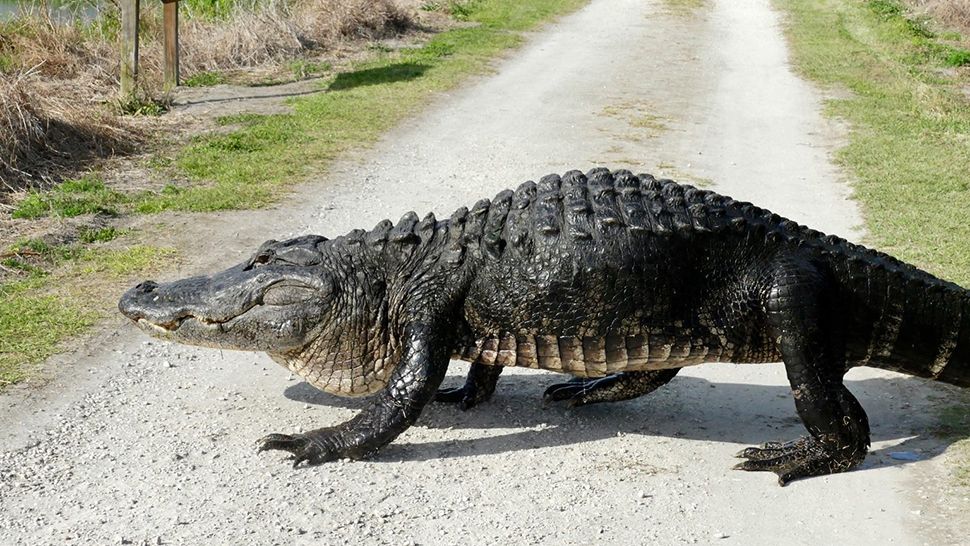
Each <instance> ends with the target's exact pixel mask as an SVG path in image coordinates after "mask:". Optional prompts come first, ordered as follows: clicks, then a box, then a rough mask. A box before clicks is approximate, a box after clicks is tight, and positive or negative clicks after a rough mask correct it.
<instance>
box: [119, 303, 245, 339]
mask: <svg viewBox="0 0 970 546" xmlns="http://www.w3.org/2000/svg"><path fill="white" fill-rule="evenodd" d="M247 311H248V309H247ZM244 313H245V311H244ZM237 317H238V315H237ZM237 317H232V318H229V319H226V320H213V319H207V318H204V317H197V316H195V315H188V316H184V317H180V318H177V319H175V320H172V321H168V322H152V321H150V320H148V319H146V318H144V317H140V318H139V319H138V320H136V321H135V322H136V323H137V324H138V325H139V326H141V327H143V328H149V329H151V330H154V331H156V332H159V333H162V334H171V333H174V332H177V331H178V330H179V328H181V327H182V325H183V324H184V323H185V322H186V321H189V320H191V321H195V322H197V323H199V324H201V325H202V326H204V327H206V328H210V329H212V330H213V331H219V332H221V331H223V330H224V329H225V328H224V325H225V324H227V323H228V322H231V321H232V320H234V319H236V318H237Z"/></svg>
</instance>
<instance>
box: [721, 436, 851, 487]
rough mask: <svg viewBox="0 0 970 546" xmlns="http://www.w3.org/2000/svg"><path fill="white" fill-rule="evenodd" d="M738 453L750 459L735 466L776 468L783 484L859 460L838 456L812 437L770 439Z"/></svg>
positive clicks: (844, 467)
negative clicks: (773, 440) (774, 440)
mask: <svg viewBox="0 0 970 546" xmlns="http://www.w3.org/2000/svg"><path fill="white" fill-rule="evenodd" d="M736 456H737V457H740V458H743V459H747V460H744V461H741V462H740V463H738V464H736V465H734V469H735V470H747V471H752V472H774V473H775V474H777V475H778V484H779V485H781V486H785V485H788V483H790V482H792V481H793V480H797V479H799V478H806V477H809V476H819V475H822V474H831V473H834V472H842V471H845V470H848V469H849V468H852V467H853V466H855V465H856V464H858V462H859V461H858V460H857V458H856V457H848V458H846V457H836V456H833V455H832V454H831V453H829V451H828V450H827V449H825V447H824V446H823V445H822V444H820V443H819V442H818V441H817V440H815V439H813V438H808V437H805V438H799V439H797V440H794V441H791V442H768V443H765V444H763V445H761V446H760V447H749V448H746V449H743V450H741V451H740V452H739V453H738V454H737V455H736Z"/></svg>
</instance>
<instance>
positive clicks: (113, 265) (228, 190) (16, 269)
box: [0, 0, 585, 388]
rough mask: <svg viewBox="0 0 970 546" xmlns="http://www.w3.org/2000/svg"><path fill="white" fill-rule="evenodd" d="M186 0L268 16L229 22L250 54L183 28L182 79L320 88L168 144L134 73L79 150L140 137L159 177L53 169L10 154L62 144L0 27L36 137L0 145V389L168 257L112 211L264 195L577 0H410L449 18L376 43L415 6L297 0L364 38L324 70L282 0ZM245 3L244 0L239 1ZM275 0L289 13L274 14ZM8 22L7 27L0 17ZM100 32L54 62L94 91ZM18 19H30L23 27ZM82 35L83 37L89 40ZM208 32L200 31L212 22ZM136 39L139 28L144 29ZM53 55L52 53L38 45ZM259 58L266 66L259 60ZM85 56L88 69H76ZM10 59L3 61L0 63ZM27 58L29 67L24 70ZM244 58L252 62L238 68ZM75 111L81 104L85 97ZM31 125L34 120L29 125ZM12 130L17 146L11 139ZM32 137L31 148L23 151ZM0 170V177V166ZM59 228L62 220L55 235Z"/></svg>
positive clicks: (187, 207) (105, 76) (111, 64)
mask: <svg viewBox="0 0 970 546" xmlns="http://www.w3.org/2000/svg"><path fill="white" fill-rule="evenodd" d="M188 3H189V6H190V7H189V9H187V11H189V13H191V9H195V8H192V7H191V6H192V5H193V4H196V5H200V6H202V5H206V6H208V5H209V4H212V5H211V6H210V7H211V9H209V10H208V11H205V10H203V11H202V12H201V13H200V14H197V15H190V17H189V20H190V24H189V25H188V26H186V27H183V28H192V24H194V23H191V21H193V20H197V21H198V25H199V28H203V29H204V28H216V27H218V26H219V25H237V24H242V25H243V26H246V25H248V24H249V22H252V23H253V24H255V22H254V21H255V19H247V18H246V17H250V16H252V15H251V14H252V13H257V12H258V13H261V14H263V15H261V16H258V17H257V16H252V17H255V18H256V19H259V20H260V21H262V19H261V18H266V17H269V20H270V21H269V22H266V21H263V23H261V24H267V25H270V26H267V27H246V28H245V29H240V28H236V27H233V28H236V30H237V31H238V32H239V33H240V34H242V35H243V36H248V37H249V39H248V41H246V42H245V44H248V45H249V46H252V49H246V51H250V52H251V53H247V54H245V55H242V56H240V57H237V58H236V60H235V61H232V62H230V61H229V60H227V59H223V60H218V59H216V60H213V59H215V56H214V55H213V54H212V53H211V52H210V53H209V54H206V55H204V54H203V53H200V52H189V51H188V50H190V49H192V45H191V44H192V42H191V39H187V40H186V42H185V43H184V47H185V48H186V50H187V52H186V55H187V59H195V60H189V61H187V62H186V60H185V59H183V67H184V68H185V70H184V71H183V82H184V84H186V85H188V86H208V85H216V84H220V83H224V82H227V81H243V82H250V83H254V84H259V85H267V84H275V83H279V82H285V81H293V80H297V79H303V78H306V77H310V76H315V77H318V78H320V79H319V84H318V85H319V90H320V91H319V92H318V93H315V94H310V95H307V96H304V97H302V98H297V99H292V100H290V101H288V105H289V106H290V107H291V112H289V113H283V114H274V115H260V114H251V113H244V114H237V115H230V116H225V117H222V118H218V119H217V120H215V125H217V126H218V127H217V128H216V130H212V131H209V132H208V133H205V134H200V135H197V136H195V137H192V138H191V139H189V140H188V141H187V142H182V143H181V144H179V143H176V145H172V142H170V141H169V142H166V146H158V145H157V137H154V138H155V139H154V140H153V139H150V138H148V137H147V136H145V135H146V134H147V133H151V132H155V133H158V132H163V133H164V130H165V125H164V120H165V116H164V115H162V116H161V117H160V118H151V119H147V118H145V117H138V116H131V115H124V112H126V111H127V112H132V111H135V110H138V111H139V112H140V113H161V112H162V111H163V110H164V106H165V105H164V103H163V102H161V101H159V100H157V98H156V96H155V95H152V91H151V89H152V88H151V85H152V82H151V81H150V80H149V81H148V82H147V83H146V85H147V86H148V90H147V91H144V93H145V94H143V95H142V99H140V103H139V104H138V105H137V106H138V108H137V109H135V110H133V108H132V105H127V106H126V107H122V106H121V105H118V104H117V103H112V102H111V100H108V99H104V102H103V106H104V108H103V109H102V110H101V112H102V114H99V116H101V115H103V116H104V117H98V118H97V119H98V120H101V121H99V123H103V126H99V128H98V130H97V131H94V132H93V133H89V135H90V134H94V133H97V135H98V137H97V138H96V139H95V141H96V142H97V143H98V145H103V146H106V147H108V148H110V149H107V150H102V151H101V152H102V153H96V154H92V156H93V157H94V158H95V159H96V158H100V157H104V156H105V155H111V154H112V153H115V152H117V151H118V148H114V146H121V145H130V146H132V147H133V148H134V149H135V150H141V151H144V150H145V149H150V150H152V151H153V153H152V157H151V158H150V159H147V158H145V159H141V160H137V159H136V160H135V161H136V162H138V163H139V167H140V168H142V169H146V170H148V171H149V172H150V173H151V175H152V176H151V177H150V178H152V179H153V180H163V181H165V182H164V183H161V184H154V185H153V184H151V183H148V184H143V185H140V186H138V187H130V186H125V185H124V184H123V183H121V184H119V183H117V182H118V181H117V178H118V177H112V176H111V172H110V168H109V167H107V166H105V165H104V163H103V162H99V161H96V160H92V162H91V163H84V164H81V167H82V168H81V169H80V172H76V173H74V174H73V175H69V176H67V177H64V176H63V174H64V173H65V172H67V171H65V170H64V169H63V166H64V165H61V166H60V169H61V170H57V169H51V170H45V171H41V170H37V171H34V172H29V171H27V170H25V166H27V165H30V166H31V167H33V166H37V165H41V164H42V163H43V161H44V160H38V159H37V158H38V157H40V156H44V154H47V156H49V157H58V156H59V154H61V153H62V151H61V150H57V149H50V146H51V145H52V142H51V141H50V138H51V137H50V136H49V133H46V134H45V133H44V132H43V131H44V130H47V131H49V128H50V126H51V125H52V123H53V122H57V121H58V120H56V119H55V118H56V117H57V116H55V115H54V114H52V111H51V110H49V109H48V108H46V105H43V104H40V103H39V102H37V96H39V95H44V93H39V92H38V88H37V87H33V86H35V85H39V86H44V85H51V82H52V81H57V79H58V78H61V76H63V74H64V73H63V72H56V73H55V72H51V73H41V72H40V69H39V68H32V69H31V68H26V67H28V66H30V63H31V62H32V61H31V60H30V59H31V57H30V56H28V55H26V52H27V51H28V49H27V48H26V47H25V46H24V45H23V43H22V42H17V43H16V44H15V45H11V42H10V41H6V42H5V41H3V40H6V38H3V39H0V55H6V56H7V57H6V58H7V59H8V60H7V61H5V63H6V64H4V63H0V69H2V73H0V84H2V83H10V82H13V83H14V84H16V85H19V86H21V87H20V93H21V95H20V96H19V100H18V101H17V102H16V103H15V104H13V105H12V106H11V107H9V108H8V111H10V112H13V113H12V114H11V115H9V116H8V117H9V119H10V120H12V121H11V123H12V124H15V123H18V122H20V123H22V122H23V120H24V119H34V118H31V117H30V116H29V115H25V114H24V113H25V112H26V113H27V114H33V115H34V117H35V118H36V119H35V120H34V122H33V123H26V124H24V125H26V126H27V129H26V130H25V131H26V132H25V134H28V135H39V136H36V137H31V138H36V139H37V141H36V142H34V141H31V140H30V138H26V139H24V138H21V139H20V140H19V141H18V142H15V143H14V144H13V147H7V148H0V153H2V154H3V159H0V169H3V168H8V169H13V170H14V171H17V172H15V173H14V175H12V176H11V177H8V178H2V179H3V180H4V183H5V185H6V186H7V188H6V189H7V191H6V192H4V191H2V190H0V228H3V229H6V228H7V226H9V227H10V230H9V233H21V232H22V233H25V234H26V235H24V236H23V237H18V238H16V239H14V240H11V238H10V236H9V234H8V235H7V236H5V237H0V243H2V244H0V388H2V387H3V386H4V385H9V384H11V383H14V382H17V381H20V380H23V379H24V378H25V377H29V376H31V371H30V370H31V366H32V365H33V364H35V363H37V362H39V361H41V360H43V359H45V358H46V357H48V356H50V355H51V354H53V353H54V352H56V350H57V348H58V347H59V346H60V345H61V344H62V343H63V342H64V340H66V339H70V338H71V337H72V336H75V335H77V334H79V333H81V332H84V331H85V330H86V329H87V328H88V327H89V326H90V325H91V324H93V323H95V322H97V321H98V320H99V319H102V318H103V317H105V316H107V313H110V312H111V309H112V308H113V305H114V302H115V301H117V296H118V294H119V292H120V290H121V288H122V287H123V286H124V285H125V284H126V282H130V281H128V280H127V279H130V278H131V277H132V276H133V275H135V274H136V273H137V274H138V275H142V274H145V273H147V270H149V269H150V268H151V266H152V264H154V263H157V262H158V259H160V258H163V257H164V258H168V259H167V260H165V261H169V262H171V261H172V258H175V259H177V253H176V251H175V250H174V249H159V248H154V247H151V246H148V245H146V244H144V243H143V242H142V241H143V240H144V239H145V238H144V237H142V236H140V235H139V234H138V233H129V232H127V231H126V230H124V229H123V228H122V227H121V226H123V225H125V221H124V219H125V218H126V217H130V216H131V215H138V214H153V213H158V212H162V211H171V210H174V211H189V212H207V211H217V210H226V209H240V208H243V209H244V208H256V207H261V206H265V205H268V204H270V203H272V202H274V201H275V200H277V199H279V198H280V197H281V196H283V195H285V194H286V192H287V191H288V189H289V188H290V187H291V186H292V185H293V184H295V183H298V182H300V181H302V180H303V179H305V178H306V177H307V176H308V175H309V174H311V173H314V172H320V171H321V170H322V169H324V168H325V167H326V165H327V162H328V161H329V160H331V159H333V158H334V157H336V156H337V154H339V153H341V152H342V151H345V150H347V149H349V148H352V147H357V146H361V145H367V144H368V143H370V142H373V141H374V140H376V139H377V138H378V137H379V135H380V134H381V133H382V132H383V131H385V130H387V129H388V128H390V127H392V126H393V125H395V124H396V123H399V122H400V121H401V120H402V119H404V118H405V117H406V116H408V115H410V114H412V113H413V112H414V111H415V110H416V109H417V108H420V107H421V106H422V105H423V104H425V103H426V102H427V101H428V100H429V99H430V97H431V96H432V95H433V94H434V93H435V92H440V91H444V90H447V89H450V88H452V87H454V86H456V85H457V84H458V83H459V82H461V81H462V80H463V79H464V78H466V77H467V76H469V75H471V74H475V73H480V72H482V71H484V70H487V68H488V63H489V61H490V60H491V59H493V58H494V57H495V56H496V55H498V54H500V53H501V52H503V51H505V50H507V49H508V48H511V47H514V46H516V45H518V44H519V43H521V42H522V40H523V37H522V35H521V32H522V31H526V30H529V29H532V28H534V27H535V26H536V25H538V24H539V23H541V22H542V21H544V20H547V19H549V18H550V17H554V16H556V15H559V14H562V13H566V12H568V11H570V10H572V9H575V8H577V7H579V6H580V5H582V4H583V3H585V1H584V0H529V1H525V2H517V1H512V0H470V1H462V2H455V1H443V2H424V3H423V4H420V5H418V4H416V5H418V6H419V9H420V10H422V11H423V12H424V13H427V14H432V15H434V16H435V17H441V18H446V19H448V20H450V21H451V23H450V24H449V25H447V27H448V28H450V30H444V31H441V32H437V33H434V34H433V35H432V36H431V37H430V38H429V39H426V40H423V41H422V42H420V43H414V44H413V45H410V46H407V45H404V46H400V45H395V46H394V47H387V46H385V45H383V43H382V42H380V41H376V42H375V41H369V40H371V39H372V38H376V37H379V36H384V35H386V33H387V32H389V31H390V32H398V31H399V30H400V29H401V28H403V26H406V25H408V24H410V22H411V21H413V20H414V19H413V17H414V15H413V14H408V12H407V11H405V10H403V9H400V8H397V7H394V8H387V9H386V10H383V11H382V12H381V13H382V15H380V17H378V19H377V20H378V21H381V22H380V23H379V24H378V23H373V22H368V21H367V20H360V19H359V18H357V19H355V17H359V16H360V13H359V12H361V11H365V12H369V13H373V10H374V9H375V6H378V7H379V6H391V5H392V4H390V3H389V1H388V2H363V1H362V0H360V1H358V0H337V1H330V0H327V1H326V2H324V1H323V0H313V1H311V2H308V3H307V5H309V6H316V7H317V8H319V9H324V8H322V7H321V6H324V5H325V6H324V7H325V8H326V9H327V10H331V11H332V10H336V9H338V8H339V9H341V10H344V12H345V13H341V14H338V15H339V17H338V16H337V15H330V16H328V18H326V19H327V20H328V21H338V20H339V21H343V23H341V24H342V25H345V26H339V25H338V29H337V30H334V28H335V27H334V26H333V24H331V27H330V29H329V30H327V33H329V34H327V33H325V34H327V35H334V34H335V33H336V34H339V35H341V36H344V37H345V39H350V38H349V37H348V36H350V37H356V38H363V41H362V42H360V43H362V44H365V45H364V46H363V47H361V46H356V48H357V50H358V51H359V52H360V53H359V54H357V55H355V58H357V59H358V60H355V61H352V62H349V63H343V64H342V65H341V66H339V67H337V68H335V67H334V65H333V64H331V63H330V62H328V61H326V60H322V59H320V58H318V57H313V56H311V55H308V54H307V52H308V51H312V50H313V49H312V48H314V47H322V46H321V45H320V44H322V43H323V42H322V41H317V42H314V41H312V40H309V39H307V38H305V36H306V34H299V33H298V32H297V33H294V32H296V31H294V29H293V26H294V25H295V24H296V21H297V19H299V17H297V15H295V14H292V13H289V12H287V11H286V9H289V8H286V9H284V6H286V5H287V4H285V3H283V2H278V1H277V0H269V1H268V2H265V3H264V2H258V1H257V2H255V3H251V4H249V5H248V8H244V7H240V6H241V4H239V3H238V2H236V3H233V2H231V1H230V3H229V4H226V5H224V4H223V3H213V2H211V0H210V1H209V2H208V3H206V0H189V2H188ZM365 4H366V6H364V5H365ZM294 5H295V4H294ZM227 6H228V7H227ZM341 6H342V7H341ZM206 9H208V8H206ZM245 9H248V10H249V11H248V12H247V11H240V10H245ZM308 9H309V8H308ZM253 10H256V11H255V12H254V11H253ZM397 10H400V11H397ZM241 13H247V14H250V15H246V16H243V15H240V14H241ZM267 14H271V15H272V16H269V15H267ZM280 14H288V15H287V17H288V19H284V18H283V16H282V15H280ZM419 15H420V14H419ZM304 16H305V14H304V15H303V16H300V17H304ZM193 18H195V19H193ZM239 21H244V22H246V23H240V22H239ZM273 21H275V22H273ZM147 24H148V25H149V32H151V29H152V28H155V27H152V26H151V25H153V24H157V23H147ZM300 24H306V22H305V21H301V22H300ZM334 24H335V23H334ZM8 25H9V24H8ZM205 25H215V26H214V27H206V26H205ZM272 25H283V26H285V27H286V29H287V32H290V34H288V35H287V36H288V37H287V38H285V39H282V40H283V41H285V42H288V43H303V44H304V46H301V47H306V48H309V49H301V48H292V49H272V48H270V49H266V48H265V46H266V44H257V42H259V41H260V36H265V35H269V34H272V32H274V31H273V30H272V29H273V28H276V27H274V26H272ZM9 28H11V27H10V26H6V27H4V30H7V29H9ZM260 28H262V30H259V29H260ZM253 29H255V30H253ZM156 30H157V29H156ZM102 31H104V32H110V30H104V29H101V28H96V27H91V26H90V25H88V26H85V25H77V28H75V29H74V30H71V31H70V32H71V33H76V34H72V36H77V37H78V38H77V39H78V40H79V42H70V43H72V44H74V45H77V44H83V45H78V48H80V52H79V51H78V50H75V49H74V48H67V49H71V53H70V54H71V55H77V57H76V58H74V59H73V60H71V61H70V62H69V63H66V64H71V63H74V67H75V68H74V70H78V72H76V74H75V75H77V74H80V75H79V76H77V77H84V78H92V81H93V80H98V78H102V79H101V80H98V82H99V83H97V85H93V86H92V89H100V90H101V91H102V92H103V93H106V94H107V95H105V96H109V95H110V93H113V92H114V90H115V85H116V74H115V72H116V71H117V69H116V68H115V63H116V62H117V61H116V60H115V59H111V58H110V55H113V53H111V52H109V51H108V50H104V51H103V52H102V55H101V56H97V55H94V54H93V53H92V51H101V50H100V49H97V48H94V47H93V45H94V44H99V43H100V44H103V43H104V37H103V36H101V37H97V36H100V35H99V34H98V33H100V32H102ZM31 32H34V31H33V30H32V31H30V32H26V33H25V34H30V33H31ZM65 32H67V31H65ZM115 32H116V30H115ZM300 32H303V31H300ZM91 33H94V35H95V36H96V38H97V39H91V38H90V35H91ZM186 34H191V31H188V32H187V33H186ZM228 34H231V33H228ZM2 36H5V37H6V36H7V34H6V33H3V34H2ZM209 38H210V41H212V40H211V36H210V37H209ZM24 39H26V38H24ZM148 40H150V39H149V38H146V42H148ZM65 43H67V42H65ZM405 43H406V42H405ZM234 44H235V45H232V46H231V47H230V46H222V47H218V48H216V47H215V46H211V45H210V47H213V48H214V49H216V50H219V51H222V50H225V49H227V48H228V49H233V48H237V49H238V47H237V46H238V43H236V42H234ZM257 45H258V46H259V47H257ZM84 48H88V49H84ZM153 55H155V56H153ZM157 55H158V52H155V53H152V52H151V50H150V47H149V51H148V52H147V54H146V57H143V59H144V58H147V59H148V60H147V61H143V65H142V66H143V67H145V68H144V72H146V73H148V72H150V71H151V72H156V73H159V72H160V70H153V69H152V68H151V67H152V64H151V63H153V62H155V63H157V62H158V61H157V58H158V57H157ZM207 55H208V56H207ZM56 58H57V56H56V55H52V59H56ZM10 59H12V60H10ZM106 59H107V60H106ZM152 59H155V60H154V61H153V60H152ZM199 59H202V60H199ZM205 59H208V60H205ZM34 60H36V59H34ZM52 63H53V61H52ZM146 63H147V64H146ZM260 63H262V64H260ZM267 63H269V65H270V66H271V67H272V68H273V70H271V71H269V72H267V71H266V70H265V67H266V64H267ZM45 64H46V63H45ZM89 64H94V65H96V67H95V68H84V69H79V68H78V67H87V66H88V65H89ZM10 66H13V67H14V68H13V69H10V70H8V69H7V68H3V67H10ZM246 66H254V67H256V69H255V70H254V71H253V72H247V71H245V70H242V69H241V68H244V67H246ZM98 67H100V68H98ZM30 70H33V71H34V72H33V73H30V74H28V72H29V71H30ZM257 72H258V76H253V74H254V73H257ZM267 74H268V75H267ZM72 77H74V76H72ZM65 81H68V79H65ZM70 81H72V82H76V80H70ZM91 96H94V94H91V95H89V97H91ZM163 99H164V97H163ZM2 100H3V99H2V98H0V101H2ZM39 104H40V105H39ZM3 106H4V105H3V103H2V102H0V122H2V121H3V120H4V118H3V110H2V108H3ZM126 108H127V109H126ZM153 108H157V111H156V110H154V109H153ZM78 109H80V108H78ZM86 109H87V110H92V109H91V108H90V107H89V106H88V107H86ZM155 119H158V121H157V122H156V121H155ZM32 130H33V131H34V133H30V131H32ZM104 135H118V139H117V141H116V142H115V141H109V140H108V139H107V138H104ZM0 139H2V137H0ZM24 142H26V143H28V144H27V145H24V144H23V143H24ZM106 143H107V144H106ZM89 144H90V142H89ZM0 145H3V146H6V145H7V142H0ZM37 146H39V149H41V152H40V153H38V152H37V151H36V150H37V149H38V148H37ZM25 150H26V151H25ZM135 150H132V151H135ZM2 161H6V163H2ZM66 163H67V164H70V165H71V166H72V167H74V168H77V166H78V165H79V164H80V163H79V161H78V160H77V156H71V157H70V158H69V161H67V162H66ZM85 165H87V167H85ZM5 172H7V173H9V172H11V171H9V170H8V171H5ZM3 176H7V175H5V174H0V177H3ZM11 181H12V182H11ZM11 190H16V191H11ZM4 217H5V218H4ZM45 224H48V225H54V226H56V227H57V229H55V230H54V231H57V230H60V232H59V233H57V234H56V235H51V234H48V235H46V236H39V237H38V236H36V235H34V234H33V232H32V231H31V230H30V229H26V228H27V227H32V226H35V225H39V226H42V225H45ZM65 226H68V227H70V229H68V230H67V234H66V235H65V233H64V227H65ZM78 226H80V227H78ZM34 231H36V230H34Z"/></svg>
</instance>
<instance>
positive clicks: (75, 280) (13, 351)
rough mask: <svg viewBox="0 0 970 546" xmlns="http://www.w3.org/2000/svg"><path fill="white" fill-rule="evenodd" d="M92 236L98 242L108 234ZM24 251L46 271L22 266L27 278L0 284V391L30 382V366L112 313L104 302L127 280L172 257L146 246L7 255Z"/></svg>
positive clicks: (32, 245) (43, 247) (29, 245)
mask: <svg viewBox="0 0 970 546" xmlns="http://www.w3.org/2000/svg"><path fill="white" fill-rule="evenodd" d="M96 233H97V236H96V237H100V238H102V239H104V238H106V237H108V234H109V232H108V231H106V230H97V232H96ZM110 233H111V234H112V236H113V235H114V232H110ZM26 250H29V251H31V252H32V253H35V254H39V255H40V256H41V257H42V259H41V263H43V265H44V267H37V266H33V265H28V264H25V263H24V262H22V261H21V262H20V263H21V264H22V265H24V266H25V267H23V268H21V269H22V270H23V271H25V273H27V276H26V278H24V279H23V280H18V281H14V282H8V283H4V284H0V388H3V387H5V386H7V385H10V384H12V383H16V382H18V381H22V380H24V379H26V378H27V377H29V376H30V374H31V372H32V371H33V370H32V367H33V365H35V364H36V363H38V362H40V361H42V360H44V359H46V358H47V357H49V356H51V355H52V354H54V353H55V352H56V351H57V349H58V347H59V346H60V344H61V343H62V342H64V341H65V340H66V339H68V338H70V337H71V336H75V335H78V334H80V333H82V332H83V331H84V330H85V329H86V328H88V327H90V326H91V325H92V324H93V323H95V322H96V321H98V320H100V319H102V318H104V317H106V316H108V314H109V313H111V312H113V309H112V306H110V305H107V304H106V301H107V300H112V301H113V300H114V299H115V297H116V295H117V294H118V293H119V292H120V291H121V289H122V287H123V286H124V284H125V283H124V281H125V280H126V279H128V278H130V277H132V276H134V275H135V274H139V273H143V272H148V271H152V270H157V269H159V266H160V265H162V264H163V263H164V262H165V261H167V260H171V259H172V258H173V257H174V251H173V250H171V249H163V248H156V247H150V246H144V245H135V246H132V247H130V248H127V249H112V250H109V249H104V248H100V247H90V246H84V245H56V246H55V245H49V244H47V243H44V242H43V241H38V240H29V241H24V242H22V243H18V244H17V245H15V246H14V247H13V248H11V249H10V252H11V253H13V254H14V255H17V253H18V252H24V251H26ZM9 260H11V259H8V260H7V261H9ZM13 260H15V259H13ZM17 261H20V260H17ZM105 294H111V297H110V298H107V299H106V298H105V297H104V295H105Z"/></svg>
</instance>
